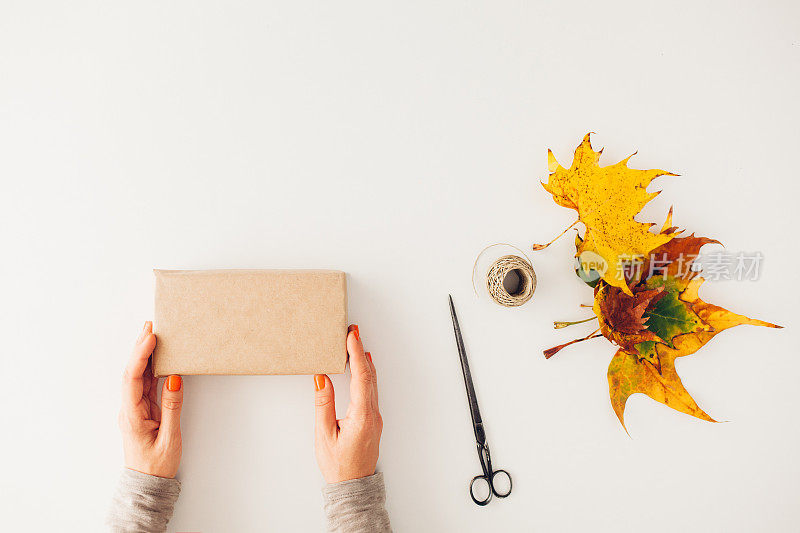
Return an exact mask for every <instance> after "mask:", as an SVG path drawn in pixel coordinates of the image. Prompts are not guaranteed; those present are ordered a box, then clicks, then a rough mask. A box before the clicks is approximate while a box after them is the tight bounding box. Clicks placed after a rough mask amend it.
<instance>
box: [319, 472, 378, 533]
mask: <svg viewBox="0 0 800 533" xmlns="http://www.w3.org/2000/svg"><path fill="white" fill-rule="evenodd" d="M322 495H323V497H324V498H325V515H326V517H327V519H328V531H330V532H331V533H373V532H380V533H383V532H391V531H392V528H391V525H389V514H388V513H387V512H386V508H385V507H384V502H385V501H386V490H385V488H384V485H383V474H382V473H378V474H373V475H371V476H367V477H362V478H360V479H351V480H349V481H342V482H341V483H331V484H330V485H326V486H325V488H324V489H322Z"/></svg>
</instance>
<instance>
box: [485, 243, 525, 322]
mask: <svg viewBox="0 0 800 533" xmlns="http://www.w3.org/2000/svg"><path fill="white" fill-rule="evenodd" d="M495 246H508V247H510V248H513V249H515V250H517V251H519V252H520V253H521V254H522V255H523V256H525V258H524V259H523V258H522V257H520V256H518V255H504V256H502V257H500V258H499V259H497V260H496V261H495V262H494V263H492V265H491V266H490V267H489V270H488V271H487V273H486V290H487V292H488V293H489V297H490V298H491V299H492V300H494V301H495V302H497V303H498V304H500V305H502V306H503V307H518V306H520V305H522V304H524V303H525V302H527V301H528V300H530V299H531V297H533V291H535V290H536V272H534V270H533V266H531V262H530V260H529V259H528V256H527V255H525V252H523V251H522V250H520V249H519V248H517V247H516V246H514V245H513V244H508V243H502V242H500V243H495V244H490V245H489V246H487V247H486V248H484V249H483V250H481V253H479V254H478V257H476V258H475V262H474V263H473V265H472V288H473V290H474V291H475V294H476V295H478V290H477V289H476V287H475V270H476V268H477V267H478V261H479V260H480V258H481V256H482V255H483V254H484V253H485V252H486V251H487V250H489V249H490V248H494V247H495ZM512 273H513V274H516V276H517V277H518V280H519V283H518V284H517V286H516V288H515V289H514V290H512V291H509V290H508V289H506V284H505V281H506V277H507V276H509V275H511V274H512Z"/></svg>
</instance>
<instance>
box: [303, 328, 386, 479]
mask: <svg viewBox="0 0 800 533" xmlns="http://www.w3.org/2000/svg"><path fill="white" fill-rule="evenodd" d="M347 353H348V354H349V356H350V358H349V359H350V405H349V406H348V408H347V415H346V416H345V417H344V418H342V419H340V420H337V419H336V406H335V402H334V391H333V383H331V380H330V379H329V378H328V376H326V375H324V374H321V375H316V376H314V385H315V388H316V396H315V402H316V431H315V437H314V444H315V445H314V447H315V451H316V455H317V463H318V464H319V468H320V470H321V471H322V477H324V478H325V481H326V482H327V483H338V482H340V481H346V480H349V479H358V478H362V477H366V476H371V475H372V474H374V473H375V465H376V464H377V462H378V446H379V444H380V440H381V431H382V430H383V419H382V418H381V414H380V411H379V410H378V381H377V375H376V373H375V365H374V364H373V363H372V355H371V354H370V353H369V352H366V353H365V352H364V346H363V345H362V343H361V337H360V334H359V331H358V326H356V325H352V326H350V327H349V328H348V330H347Z"/></svg>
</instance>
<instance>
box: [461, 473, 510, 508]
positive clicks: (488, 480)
mask: <svg viewBox="0 0 800 533" xmlns="http://www.w3.org/2000/svg"><path fill="white" fill-rule="evenodd" d="M498 474H501V475H503V476H505V477H506V479H508V489H507V490H505V491H503V492H498V490H497V488H496V487H495V484H494V478H496V477H497V475H498ZM478 480H481V482H482V483H485V484H486V485H487V489H488V490H487V491H486V492H487V494H486V497H485V498H484V499H482V500H481V499H478V497H477V496H475V482H476V481H478ZM509 494H511V474H509V473H508V472H506V471H505V470H495V471H494V472H492V474H491V476H486V475H484V474H481V475H479V476H475V477H474V478H472V481H471V482H470V484H469V495H470V497H471V498H472V501H473V502H475V503H477V504H478V505H480V506H484V505H486V504H487V503H489V502H490V501H491V500H492V496H497V497H498V498H505V497H506V496H508V495H509Z"/></svg>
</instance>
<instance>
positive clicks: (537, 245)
mask: <svg viewBox="0 0 800 533" xmlns="http://www.w3.org/2000/svg"><path fill="white" fill-rule="evenodd" d="M580 221H581V219H578V220H576V221H575V222H573V223H572V224H570V225H569V226H567V229H565V230H564V231H562V232H561V233H559V234H558V235H556V237H555V238H554V239H553V240H552V241H550V242H548V243H547V244H534V245H533V246H531V248H533V250H534V251H538V250H544V249H545V248H547V247H548V246H550V245H551V244H553V243H554V242H556V241H557V240H558V239H559V238H561V236H562V235H564V234H565V233H566V232H568V231H569V230H570V228H571V227H572V226H574V225H575V224H577V223H578V222H580Z"/></svg>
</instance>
